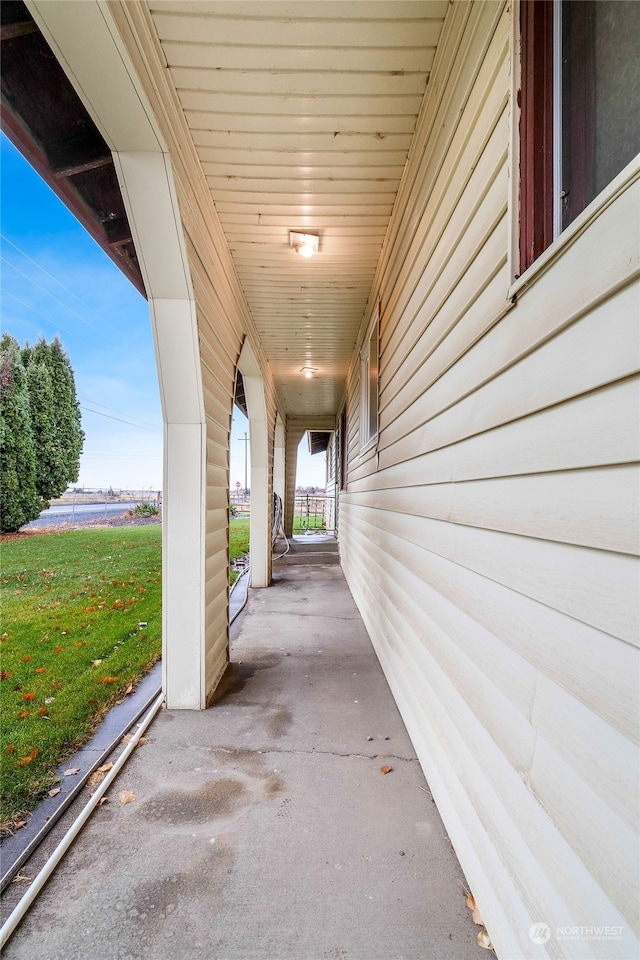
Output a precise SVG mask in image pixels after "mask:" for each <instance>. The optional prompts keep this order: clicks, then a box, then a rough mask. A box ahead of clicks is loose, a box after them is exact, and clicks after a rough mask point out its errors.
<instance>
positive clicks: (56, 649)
mask: <svg viewBox="0 0 640 960" xmlns="http://www.w3.org/2000/svg"><path fill="white" fill-rule="evenodd" d="M53 652H54V653H62V647H54V648H53Z"/></svg>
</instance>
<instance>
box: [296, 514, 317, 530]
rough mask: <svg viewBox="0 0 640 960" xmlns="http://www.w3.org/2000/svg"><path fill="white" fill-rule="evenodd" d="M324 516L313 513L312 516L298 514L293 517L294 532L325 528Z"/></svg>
mask: <svg viewBox="0 0 640 960" xmlns="http://www.w3.org/2000/svg"><path fill="white" fill-rule="evenodd" d="M323 529H324V517H323V516H322V514H315V515H314V514H311V516H309V517H307V516H304V515H303V516H299V515H296V516H294V518H293V532H294V534H295V533H304V532H305V530H323Z"/></svg>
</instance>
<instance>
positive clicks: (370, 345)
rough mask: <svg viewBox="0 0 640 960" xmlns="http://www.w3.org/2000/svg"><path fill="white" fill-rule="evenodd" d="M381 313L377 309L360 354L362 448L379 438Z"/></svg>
mask: <svg viewBox="0 0 640 960" xmlns="http://www.w3.org/2000/svg"><path fill="white" fill-rule="evenodd" d="M379 326H380V312H379V309H376V312H375V315H374V319H373V321H372V322H371V325H370V326H369V330H368V332H367V336H366V338H365V341H364V344H363V346H362V350H361V352H360V446H361V447H366V446H368V445H369V444H370V443H372V442H373V441H374V440H375V438H376V437H377V436H378V351H379Z"/></svg>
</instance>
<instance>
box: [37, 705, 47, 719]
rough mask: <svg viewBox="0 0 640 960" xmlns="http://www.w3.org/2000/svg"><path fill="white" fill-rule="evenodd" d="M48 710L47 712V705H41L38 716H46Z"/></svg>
mask: <svg viewBox="0 0 640 960" xmlns="http://www.w3.org/2000/svg"><path fill="white" fill-rule="evenodd" d="M46 712H47V708H46V707H40V709H39V710H38V716H39V717H44V715H45V713H46Z"/></svg>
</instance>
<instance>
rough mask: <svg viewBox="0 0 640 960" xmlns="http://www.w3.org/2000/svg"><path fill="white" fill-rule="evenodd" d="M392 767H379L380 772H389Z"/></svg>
mask: <svg viewBox="0 0 640 960" xmlns="http://www.w3.org/2000/svg"><path fill="white" fill-rule="evenodd" d="M392 770H393V767H380V773H391V771H392Z"/></svg>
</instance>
